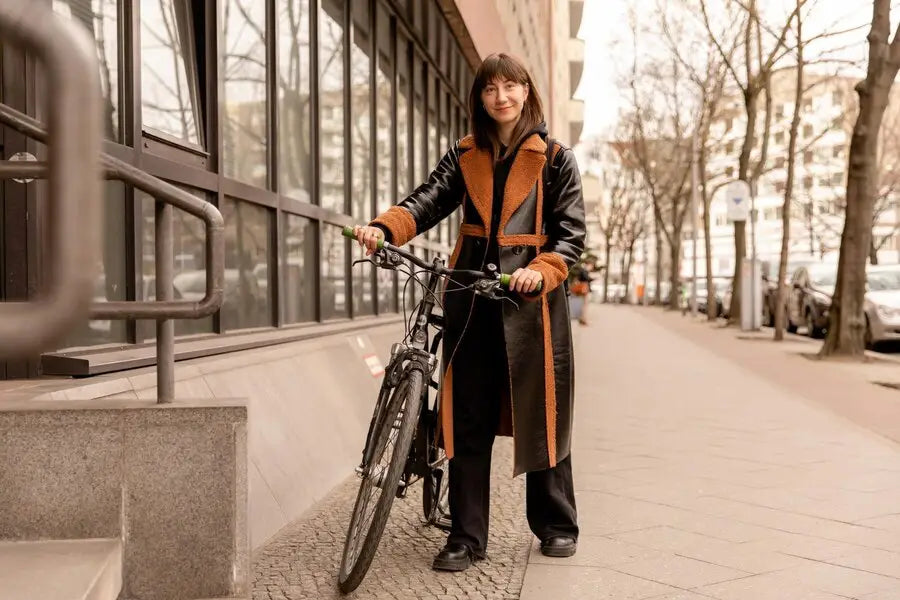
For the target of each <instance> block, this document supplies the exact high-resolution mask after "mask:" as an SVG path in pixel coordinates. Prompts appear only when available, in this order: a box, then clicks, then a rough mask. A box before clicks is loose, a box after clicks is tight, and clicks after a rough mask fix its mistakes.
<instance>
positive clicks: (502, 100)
mask: <svg viewBox="0 0 900 600" xmlns="http://www.w3.org/2000/svg"><path fill="white" fill-rule="evenodd" d="M506 99H507V95H506V92H505V91H504V90H502V89H500V90H498V91H497V104H498V105H500V106H503V105H505V104H506Z"/></svg>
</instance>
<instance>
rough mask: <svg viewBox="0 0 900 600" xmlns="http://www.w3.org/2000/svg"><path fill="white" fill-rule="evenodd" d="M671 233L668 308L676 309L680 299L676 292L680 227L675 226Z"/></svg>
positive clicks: (679, 273)
mask: <svg viewBox="0 0 900 600" xmlns="http://www.w3.org/2000/svg"><path fill="white" fill-rule="evenodd" d="M672 233H673V235H672V245H671V246H670V248H669V257H670V259H671V262H672V264H671V265H670V268H671V269H672V271H671V272H670V273H669V285H670V286H671V291H670V292H669V308H671V309H678V303H679V302H680V300H681V297H680V296H679V294H678V282H679V280H680V279H681V227H676V228H675V230H674V231H673V232H672Z"/></svg>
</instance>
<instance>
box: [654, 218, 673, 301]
mask: <svg viewBox="0 0 900 600" xmlns="http://www.w3.org/2000/svg"><path fill="white" fill-rule="evenodd" d="M654 227H655V232H656V299H655V300H656V305H657V306H659V305H660V304H662V301H663V297H662V254H663V240H662V236H661V235H660V234H659V230H660V222H659V218H658V217H654ZM673 291H674V290H673ZM670 293H671V292H670ZM666 301H667V302H668V299H666Z"/></svg>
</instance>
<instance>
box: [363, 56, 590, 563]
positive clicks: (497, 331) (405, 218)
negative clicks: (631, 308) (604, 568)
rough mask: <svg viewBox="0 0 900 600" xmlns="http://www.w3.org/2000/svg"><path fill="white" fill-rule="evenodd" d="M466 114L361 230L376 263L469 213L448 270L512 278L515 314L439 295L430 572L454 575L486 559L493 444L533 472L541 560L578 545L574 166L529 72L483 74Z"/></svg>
mask: <svg viewBox="0 0 900 600" xmlns="http://www.w3.org/2000/svg"><path fill="white" fill-rule="evenodd" d="M469 114H470V117H471V123H472V135H470V136H467V137H466V138H464V139H462V140H459V141H458V142H456V143H455V144H454V146H453V147H452V148H451V149H450V150H449V152H447V154H446V155H444V157H443V158H442V159H441V161H440V163H439V164H438V165H437V167H436V168H435V170H434V172H432V173H431V175H430V176H429V178H428V181H426V182H425V183H424V184H422V185H420V186H419V187H418V188H417V189H416V190H415V191H414V192H413V193H412V194H410V195H409V197H407V198H406V199H405V200H403V201H402V202H400V204H399V205H397V206H394V207H392V208H391V209H390V210H388V211H387V212H385V213H384V214H382V215H381V216H379V217H378V218H377V219H375V220H374V221H373V222H372V223H371V224H370V225H369V226H366V227H357V228H356V236H357V239H358V240H359V243H360V244H361V245H363V246H365V247H366V249H367V254H371V253H372V252H373V251H374V249H375V248H376V247H377V243H378V240H379V239H380V238H381V237H382V236H385V237H386V238H387V240H388V241H389V242H391V243H393V244H395V245H398V246H399V245H403V244H406V243H407V242H408V241H409V240H410V239H412V238H413V237H415V236H416V235H420V234H422V233H423V232H425V231H427V230H428V229H431V228H432V227H434V226H435V225H437V224H438V223H439V222H440V221H441V220H442V219H444V218H446V217H447V216H449V215H450V214H451V213H453V212H454V211H455V210H456V209H457V208H458V207H459V206H460V205H463V207H464V208H463V211H464V219H463V224H462V225H461V226H460V233H459V238H458V239H457V241H456V248H455V249H454V251H453V256H452V257H451V259H450V265H451V266H455V267H456V268H459V269H472V270H483V269H484V268H485V266H486V265H487V264H489V263H493V264H495V265H499V270H500V271H501V272H503V273H512V279H511V282H510V296H511V299H513V300H514V301H515V302H516V304H518V306H516V305H515V304H513V303H512V302H506V301H503V302H500V301H496V300H489V299H486V298H483V297H481V296H478V297H476V296H474V295H473V294H472V293H470V292H467V291H460V290H458V289H454V288H455V287H456V286H457V285H459V284H465V283H466V282H465V281H461V282H459V283H458V284H449V285H448V288H447V289H448V292H453V293H447V294H445V296H444V314H445V316H446V331H445V337H444V343H443V365H444V369H445V370H444V377H443V385H442V389H441V408H440V412H441V419H440V421H441V439H442V443H443V446H444V449H445V450H446V453H447V455H448V457H450V481H449V496H450V515H451V519H452V522H453V525H452V529H451V531H450V534H449V537H448V539H447V544H446V546H444V548H443V550H441V551H440V553H439V554H438V555H437V556H436V557H435V559H434V565H433V568H435V569H438V570H447V571H462V570H465V569H466V568H468V567H469V565H470V564H471V563H472V561H473V560H478V559H482V558H484V557H485V551H486V548H487V537H488V501H489V492H490V472H491V446H492V444H493V441H494V436H495V435H512V436H513V438H514V448H515V450H514V463H515V464H514V472H513V475H514V476H516V475H519V474H521V473H527V476H526V488H527V489H526V496H527V515H528V522H529V525H530V527H531V529H532V531H533V532H534V534H535V535H536V536H537V537H538V538H539V539H540V540H541V550H542V552H543V553H544V554H545V555H547V556H559V557H564V556H571V555H573V554H574V553H575V549H576V543H577V538H578V525H577V523H576V512H575V494H574V490H573V485H572V465H571V459H570V457H569V449H570V438H571V432H572V400H573V382H574V379H573V373H574V372H573V360H572V345H571V330H570V324H569V314H568V299H567V297H566V290H565V286H564V285H563V284H564V282H565V281H566V277H567V274H568V269H569V268H570V267H571V266H572V265H573V264H574V263H575V262H576V261H577V260H578V258H579V257H580V256H581V252H582V248H583V246H584V235H585V225H584V202H583V199H582V193H581V179H580V176H579V173H578V167H577V165H576V163H575V157H574V154H573V152H572V151H571V150H570V149H569V148H566V147H563V146H561V145H559V144H556V143H554V144H553V147H552V148H551V149H549V151H548V148H547V144H546V140H547V138H548V136H547V129H546V127H545V126H544V123H543V120H544V117H543V111H542V107H541V100H540V97H539V96H538V93H537V90H536V89H535V88H534V84H533V82H532V78H531V76H530V75H529V73H528V71H527V70H526V69H525V67H524V66H522V64H521V63H520V62H518V61H517V60H516V59H514V58H512V57H510V56H508V55H505V54H495V55H492V56H489V57H488V58H487V59H485V60H484V62H483V63H482V65H481V67H480V68H479V69H478V72H477V73H476V75H475V82H474V84H473V86H472V90H471V93H470V94H469ZM548 155H549V156H551V161H550V167H549V169H547V170H546V172H548V173H549V177H548V181H547V182H544V173H545V169H544V165H545V162H546V160H547V156H548ZM545 193H546V195H547V197H546V198H545V197H544V196H545ZM539 285H540V286H542V287H541V288H540V291H539V292H537V291H536V290H538V286H539Z"/></svg>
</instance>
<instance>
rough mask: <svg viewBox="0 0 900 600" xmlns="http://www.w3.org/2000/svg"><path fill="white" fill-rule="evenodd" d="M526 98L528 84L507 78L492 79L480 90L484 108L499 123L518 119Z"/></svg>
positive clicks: (512, 121)
mask: <svg viewBox="0 0 900 600" xmlns="http://www.w3.org/2000/svg"><path fill="white" fill-rule="evenodd" d="M527 98H528V86H527V85H526V84H522V83H519V82H518V81H510V80H508V79H503V80H500V79H494V80H493V81H491V82H490V83H488V84H487V85H486V86H485V87H484V89H483V90H481V102H482V104H484V109H485V110H486V111H487V113H488V115H490V117H491V118H492V119H494V120H495V121H496V122H497V123H498V124H501V125H502V124H506V123H515V122H517V121H518V120H519V117H521V116H522V108H523V107H524V106H525V100H526V99H527Z"/></svg>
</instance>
